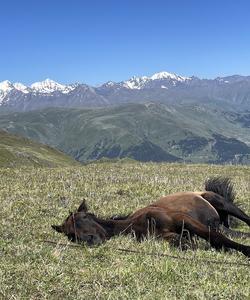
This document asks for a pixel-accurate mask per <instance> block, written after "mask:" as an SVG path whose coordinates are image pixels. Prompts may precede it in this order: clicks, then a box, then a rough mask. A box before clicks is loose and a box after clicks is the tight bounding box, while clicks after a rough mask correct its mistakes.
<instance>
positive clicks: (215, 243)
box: [171, 213, 250, 257]
mask: <svg viewBox="0 0 250 300" xmlns="http://www.w3.org/2000/svg"><path fill="white" fill-rule="evenodd" d="M171 217H172V218H173V222H174V224H175V226H176V231H177V233H179V232H180V230H181V229H182V226H183V223H184V228H185V229H187V230H189V231H190V232H191V233H192V234H196V235H198V236H200V237H201V238H203V239H205V240H207V241H208V242H209V243H210V244H211V246H212V247H214V248H216V249H222V248H223V247H224V248H225V249H235V250H237V251H240V252H242V253H243V254H244V255H246V256H247V257H250V246H246V245H242V244H239V243H236V242H234V241H232V240H230V239H228V238H227V237H226V236H224V235H223V234H221V233H219V232H217V231H214V230H210V229H209V228H207V227H206V226H205V225H203V224H202V223H200V222H198V221H196V220H195V219H193V218H191V217H190V216H188V215H184V214H180V213H175V214H172V215H171Z"/></svg>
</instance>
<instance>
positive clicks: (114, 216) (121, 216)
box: [110, 214, 130, 220]
mask: <svg viewBox="0 0 250 300" xmlns="http://www.w3.org/2000/svg"><path fill="white" fill-rule="evenodd" d="M129 216H130V214H128V215H113V216H111V217H110V219H111V220H127V218H128V217H129Z"/></svg>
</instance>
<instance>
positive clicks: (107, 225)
mask: <svg viewBox="0 0 250 300" xmlns="http://www.w3.org/2000/svg"><path fill="white" fill-rule="evenodd" d="M95 221H96V222H97V223H98V224H99V225H101V226H102V227H103V228H104V229H105V230H106V232H107V235H108V238H109V237H112V236H114V235H118V234H127V233H129V232H131V226H132V223H131V220H130V219H129V218H128V219H126V220H112V219H101V218H97V217H95Z"/></svg>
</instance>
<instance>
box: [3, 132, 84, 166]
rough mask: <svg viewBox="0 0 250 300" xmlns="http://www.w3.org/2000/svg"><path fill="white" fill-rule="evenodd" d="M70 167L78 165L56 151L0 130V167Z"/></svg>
mask: <svg viewBox="0 0 250 300" xmlns="http://www.w3.org/2000/svg"><path fill="white" fill-rule="evenodd" d="M72 165H78V163H77V162H76V161H75V160H73V159H72V158H71V157H69V156H67V155H66V154H64V153H62V152H60V151H58V150H55V149H53V148H51V147H49V146H46V145H43V144H40V143H37V142H34V141H31V140H30V139H27V138H23V137H20V136H17V135H13V134H10V133H8V132H6V131H3V130H0V167H21V166H39V167H43V166H46V167H54V166H72Z"/></svg>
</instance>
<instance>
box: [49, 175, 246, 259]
mask: <svg viewBox="0 0 250 300" xmlns="http://www.w3.org/2000/svg"><path fill="white" fill-rule="evenodd" d="M231 187H232V186H231V183H230V181H229V180H228V179H218V178H217V179H211V180H209V181H207V182H206V184H205V188H206V189H208V188H209V189H210V190H212V191H207V190H205V191H202V192H179V193H175V194H171V195H167V196H165V197H162V198H160V199H159V200H157V201H155V202H154V203H152V204H150V205H148V206H146V207H144V208H141V209H139V210H137V211H135V212H134V213H132V214H129V215H128V216H126V217H116V218H107V219H106V218H99V217H97V216H96V215H95V214H93V213H89V212H88V208H87V205H86V202H85V200H84V201H83V202H82V203H81V205H80V206H79V208H78V209H77V211H76V212H74V213H71V214H70V215H69V216H68V217H67V219H66V220H65V221H64V222H63V224H62V225H52V228H53V229H54V230H56V231H57V232H61V233H64V234H65V235H66V236H67V237H68V239H69V240H70V241H72V242H77V243H82V242H86V243H87V245H89V246H91V245H99V244H101V243H103V242H104V241H105V240H108V239H110V238H111V237H113V236H115V235H119V234H131V233H133V234H134V235H135V237H136V239H137V240H138V241H141V240H143V239H144V238H146V237H148V236H150V235H154V236H155V237H157V238H162V239H163V240H166V241H169V242H170V243H171V244H172V245H174V246H177V245H180V242H181V241H182V238H183V233H188V236H190V237H191V238H190V239H191V240H192V237H193V236H194V235H196V236H198V237H201V238H203V239H205V240H207V241H208V242H209V243H210V244H211V246H212V247H214V248H215V249H222V248H224V249H225V250H228V249H235V250H237V251H240V252H242V253H243V254H244V255H246V256H247V257H250V246H246V245H243V244H240V243H237V242H234V241H232V240H230V239H229V238H227V237H226V236H225V235H223V234H222V233H221V232H220V231H219V229H220V225H221V224H223V225H224V227H226V228H228V227H229V222H228V216H229V215H232V216H234V217H237V218H239V219H240V220H242V221H244V222H246V223H247V224H248V225H249V226H250V217H249V216H247V215H246V214H245V213H244V212H243V211H242V210H241V209H239V208H238V207H237V206H236V205H235V204H234V203H233V198H234V197H233V196H234V195H233V189H232V188H231ZM223 196H224V197H223ZM184 238H185V237H184Z"/></svg>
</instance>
